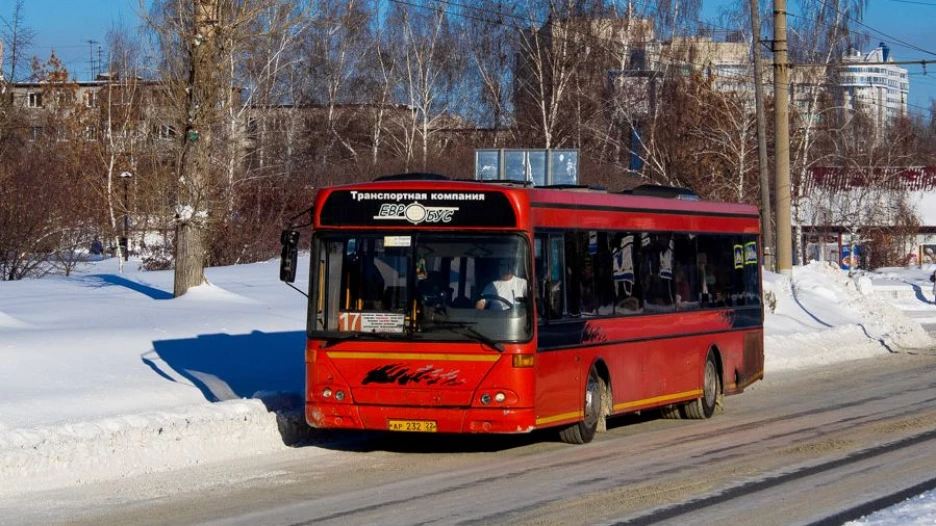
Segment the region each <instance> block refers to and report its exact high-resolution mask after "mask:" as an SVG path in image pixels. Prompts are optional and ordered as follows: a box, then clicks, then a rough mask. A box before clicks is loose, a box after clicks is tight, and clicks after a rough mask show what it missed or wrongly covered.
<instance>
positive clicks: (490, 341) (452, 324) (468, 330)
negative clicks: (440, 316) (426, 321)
mask: <svg viewBox="0 0 936 526" xmlns="http://www.w3.org/2000/svg"><path fill="white" fill-rule="evenodd" d="M432 324H433V325H437V326H439V327H446V328H449V329H463V330H464V332H462V331H457V332H458V333H459V334H461V335H462V336H467V337H469V338H471V339H472V340H474V341H476V342H479V343H483V344H485V345H487V346H488V347H491V348H492V349H494V350H496V351H497V352H504V351H505V349H504V345H503V344H502V343H501V342H499V341H497V340H495V339H494V338H491V337H490V336H488V335H486V334H484V333H483V332H481V331H479V330H477V329H475V328H474V327H472V325H474V324H473V323H468V322H464V321H448V320H438V321H433V322H432Z"/></svg>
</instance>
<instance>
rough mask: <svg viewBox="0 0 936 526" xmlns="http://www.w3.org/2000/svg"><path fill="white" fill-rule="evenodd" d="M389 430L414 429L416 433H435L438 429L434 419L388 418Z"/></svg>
mask: <svg viewBox="0 0 936 526" xmlns="http://www.w3.org/2000/svg"><path fill="white" fill-rule="evenodd" d="M387 429H389V430H390V431H414V432H418V433H435V432H436V431H438V430H439V426H438V425H436V422H435V420H390V421H389V422H388V425H387Z"/></svg>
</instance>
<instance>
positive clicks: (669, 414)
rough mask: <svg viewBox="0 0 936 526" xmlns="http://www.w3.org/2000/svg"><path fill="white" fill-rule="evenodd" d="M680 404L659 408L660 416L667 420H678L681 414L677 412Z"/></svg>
mask: <svg viewBox="0 0 936 526" xmlns="http://www.w3.org/2000/svg"><path fill="white" fill-rule="evenodd" d="M679 406H680V404H670V405H665V406H663V407H661V408H660V415H661V416H662V417H663V418H665V419H667V420H679V419H680V418H682V414H680V411H679Z"/></svg>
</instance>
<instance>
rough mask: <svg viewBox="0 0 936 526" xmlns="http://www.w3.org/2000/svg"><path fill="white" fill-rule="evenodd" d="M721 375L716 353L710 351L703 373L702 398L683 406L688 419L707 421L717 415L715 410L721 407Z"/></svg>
mask: <svg viewBox="0 0 936 526" xmlns="http://www.w3.org/2000/svg"><path fill="white" fill-rule="evenodd" d="M721 397H722V389H721V373H720V372H719V370H718V365H717V364H716V363H715V353H713V352H712V351H709V353H708V356H707V357H706V358H705V369H704V370H703V373H702V396H701V397H699V398H696V399H695V400H693V401H691V402H687V403H686V405H684V406H683V415H685V417H686V418H692V419H695V420H705V419H706V418H710V417H711V416H712V415H713V414H715V408H716V407H718V406H720V405H721Z"/></svg>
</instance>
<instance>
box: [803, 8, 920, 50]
mask: <svg viewBox="0 0 936 526" xmlns="http://www.w3.org/2000/svg"><path fill="white" fill-rule="evenodd" d="M819 2H820V3H821V4H822V5H824V6H826V7H828V8H830V9H832V11H833V12H834V13H836V14H838V15H841V16H842V17H844V18H845V19H846V20H850V21H852V22H854V23H856V24H858V25H859V26H862V27H866V28H868V30H870V31H873V32H875V33H878V34H880V35H883V36H884V37H885V38H888V39H891V40H892V41H893V42H897V43H899V44H903V45H904V46H906V47H908V48H909V49H913V50H915V51H919V52H921V53H926V54H927V55H933V56H936V53H934V52H932V51H928V50H926V49H923V48H921V47H918V46H916V45H915V44H910V43H909V42H904V41H903V40H901V39H899V38H897V37H895V36H892V35H888V34H887V33H885V32H883V31H880V30H878V29H875V28H873V27H871V26H869V25H867V24H865V23H864V22H862V21H860V20H855V19H854V18H852V17H850V16H848V13H842V12H841V11H839V10H838V9H836V8H834V7H832V6H829V4H828V3H827V2H826V0H819Z"/></svg>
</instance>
